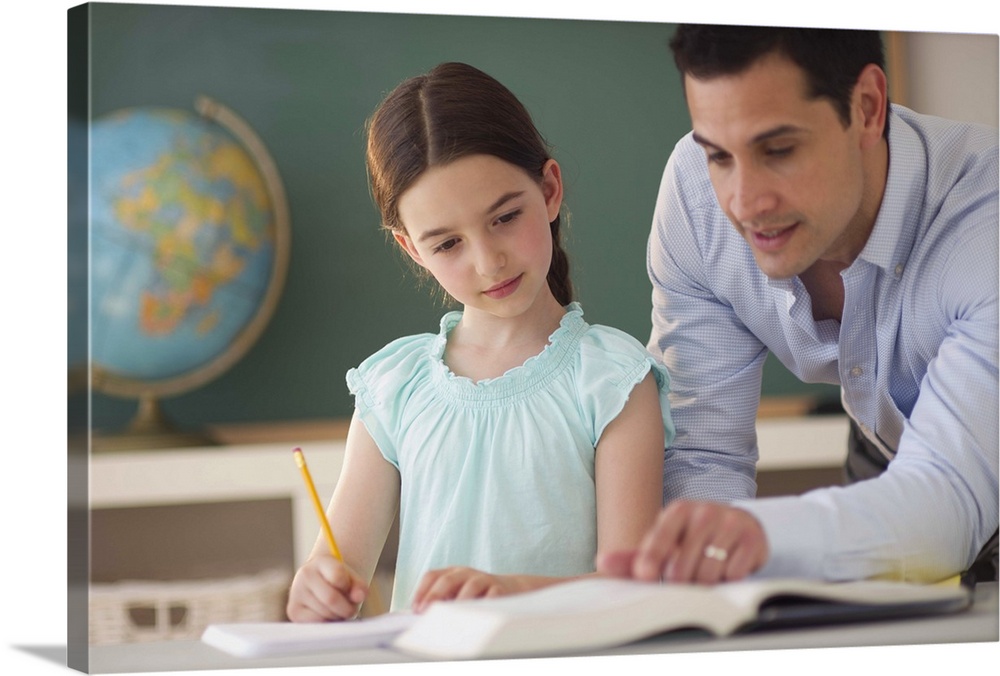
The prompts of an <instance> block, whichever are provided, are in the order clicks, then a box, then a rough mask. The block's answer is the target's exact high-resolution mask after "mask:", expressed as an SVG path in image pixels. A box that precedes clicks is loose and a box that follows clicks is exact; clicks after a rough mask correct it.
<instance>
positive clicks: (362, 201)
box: [89, 3, 830, 429]
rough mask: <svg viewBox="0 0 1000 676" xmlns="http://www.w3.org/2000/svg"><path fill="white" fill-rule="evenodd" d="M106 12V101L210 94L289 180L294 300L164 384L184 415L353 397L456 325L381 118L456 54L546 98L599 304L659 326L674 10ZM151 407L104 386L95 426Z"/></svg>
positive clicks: (332, 409) (543, 113) (522, 94)
mask: <svg viewBox="0 0 1000 676" xmlns="http://www.w3.org/2000/svg"><path fill="white" fill-rule="evenodd" d="M89 12H90V36H89V37H90V87H91V89H90V101H91V109H90V115H91V117H92V118H97V117H99V116H101V115H104V114H106V113H108V112H111V111H114V110H117V109H120V108H129V107H135V106H167V107H177V108H185V109H192V106H193V102H194V100H195V98H196V97H197V96H199V95H201V94H205V95H208V96H210V97H212V98H214V99H216V100H217V101H219V102H220V103H222V104H224V105H226V106H228V107H229V108H231V109H232V110H234V111H235V112H236V113H237V114H239V115H240V116H241V117H243V118H244V119H245V120H246V121H247V122H248V123H249V124H250V126H251V127H252V128H253V129H254V130H255V131H256V132H257V134H258V135H259V136H260V137H261V139H262V140H263V141H264V143H265V144H266V145H267V147H268V149H269V150H270V153H271V155H272V156H273V158H274V160H275V162H276V164H277V167H278V170H279V171H280V173H281V176H282V179H283V181H284V185H285V189H286V192H287V195H288V201H289V208H290V211H291V221H292V253H291V261H290V268H289V273H288V278H287V281H286V284H285V290H284V293H283V296H282V298H281V301H280V304H279V305H278V308H277V310H276V312H275V314H274V316H273V319H272V320H271V323H270V324H269V326H268V328H267V329H266V331H265V332H264V334H263V335H262V336H261V338H260V339H259V340H258V342H257V343H256V345H255V346H254V347H253V349H251V351H250V352H249V353H248V354H247V355H246V356H245V357H244V358H243V359H242V360H241V361H240V362H238V363H237V364H236V365H235V366H234V367H233V368H232V369H230V370H229V371H227V372H226V373H224V374H223V375H222V376H221V377H219V378H218V379H216V380H214V381H212V382H211V383H209V384H207V385H205V386H204V387H201V388H199V389H197V390H195V391H192V392H190V393H187V394H183V395H179V396H177V397H174V398H171V399H166V400H164V401H163V402H162V403H163V407H164V410H165V411H166V413H167V415H168V416H169V417H170V418H172V419H173V420H174V421H175V422H176V423H178V424H180V425H181V426H192V427H194V426H199V425H202V424H205V423H224V422H244V421H269V420H295V419H310V418H323V417H341V416H348V415H350V412H351V410H352V407H353V401H352V399H351V397H350V395H349V393H348V391H347V388H346V386H345V382H344V374H345V372H346V371H347V369H348V368H350V367H352V366H355V365H356V364H357V363H358V362H360V361H361V360H362V359H363V358H365V357H366V356H368V355H369V354H370V353H372V352H373V351H375V350H376V349H378V348H379V347H381V346H382V345H384V344H385V343H386V342H388V341H389V340H391V339H393V338H395V337H398V336H401V335H406V334H410V333H417V332H424V331H435V330H436V328H437V324H438V319H439V317H440V315H441V314H442V312H443V311H444V307H443V306H442V305H441V304H440V302H439V301H438V300H436V296H435V295H434V294H432V293H431V290H429V289H427V288H420V287H418V286H417V285H415V284H414V278H413V276H412V275H411V273H410V271H409V269H408V268H407V266H406V265H405V263H404V262H403V260H402V258H401V257H400V255H399V254H398V252H397V251H395V250H394V248H393V245H391V243H390V242H389V241H387V239H386V237H385V235H384V234H383V233H382V231H381V230H380V229H379V223H378V216H377V213H376V211H375V209H374V207H373V205H372V203H371V200H370V198H369V193H368V189H367V185H366V182H365V170H364V152H363V149H364V137H363V125H364V122H365V119H366V118H367V116H368V115H369V114H370V113H371V112H372V110H373V109H374V107H375V106H376V104H377V103H378V102H379V101H380V100H381V98H382V97H383V96H384V95H385V94H386V93H387V92H388V91H389V90H390V89H391V88H392V87H394V86H395V85H396V84H397V83H399V82H400V81H401V80H403V79H404V78H406V77H409V76H411V75H415V74H417V73H420V72H423V71H426V70H427V69H429V68H431V67H433V66H434V65H436V64H437V63H439V62H442V61H465V62H468V63H471V64H473V65H475V66H477V67H479V68H481V69H483V70H485V71H486V72H488V73H490V74H491V75H493V76H494V77H496V78H498V79H499V80H500V81H501V82H503V83H504V84H506V85H507V86H508V87H509V88H510V89H511V90H513V91H514V93H515V94H516V95H517V96H518V97H519V98H520V99H521V100H522V101H523V102H524V103H525V105H526V106H527V107H528V109H529V110H530V111H531V113H532V115H533V117H534V119H535V122H536V124H537V125H538V127H539V129H541V131H542V133H543V134H544V135H545V136H546V138H547V140H548V141H549V143H550V144H551V146H552V147H553V152H554V155H555V157H556V158H557V159H558V160H559V162H560V164H561V165H562V168H563V174H564V180H565V183H566V186H565V187H566V196H565V204H566V208H567V210H568V212H569V214H570V217H569V226H568V230H567V249H568V251H569V255H570V257H571V263H572V269H573V277H574V283H575V286H576V289H577V294H578V297H579V299H580V300H581V302H582V303H583V305H584V308H585V310H586V316H587V318H588V320H589V321H591V322H593V323H602V324H609V325H612V326H616V327H618V328H620V329H622V330H624V331H627V332H628V333H630V334H632V335H634V336H635V337H636V338H638V339H639V340H641V341H643V342H645V340H646V338H647V337H648V334H649V313H650V307H651V306H650V288H649V282H648V279H647V278H646V274H645V246H646V239H647V236H648V232H649V225H650V222H651V217H652V211H653V205H654V201H655V198H656V191H657V187H658V183H659V178H660V174H661V172H662V169H663V165H664V163H665V162H666V159H667V157H668V155H669V154H670V151H671V148H672V146H673V144H674V143H675V142H676V140H677V139H678V138H680V137H681V136H682V135H683V134H684V133H686V132H687V131H688V129H689V119H688V115H687V110H686V108H685V105H684V100H683V96H682V92H681V88H680V82H679V79H678V76H677V74H676V71H675V69H674V66H673V62H672V59H671V57H670V53H669V48H668V46H667V42H668V40H669V37H670V35H671V32H672V26H670V25H667V24H659V23H637V22H620V21H584V20H562V19H559V20H555V19H553V20H545V19H518V18H490V17H487V18H484V17H461V16H433V15H431V16H428V15H402V14H383V13H364V12H335V11H318V10H277V9H260V8H219V7H183V6H155V5H127V4H102V3H98V4H92V5H90V6H89ZM765 376H766V382H765V386H764V392H765V394H779V395H780V394H792V393H799V392H805V391H807V390H808V391H810V392H815V391H816V390H815V389H814V388H815V386H805V385H802V384H801V383H798V381H796V380H795V379H794V378H793V377H792V376H790V375H789V374H788V373H787V372H785V371H784V370H783V368H782V367H781V366H780V365H779V364H776V363H774V362H769V363H768V365H767V367H766V369H765ZM819 387H821V388H829V387H830V386H819ZM810 388H812V389H810ZM821 391H823V392H827V393H828V392H829V389H823V390H821ZM134 410H135V403H134V402H132V401H127V400H121V399H114V398H110V397H106V396H102V395H95V396H94V399H93V409H92V415H93V423H94V426H95V427H96V428H101V429H114V428H116V427H119V426H121V425H122V424H124V423H125V422H126V421H127V420H128V419H129V418H130V417H131V415H132V413H133V412H134Z"/></svg>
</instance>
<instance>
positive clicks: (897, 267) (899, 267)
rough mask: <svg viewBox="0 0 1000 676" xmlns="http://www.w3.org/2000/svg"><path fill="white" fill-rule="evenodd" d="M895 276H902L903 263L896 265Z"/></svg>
mask: <svg viewBox="0 0 1000 676" xmlns="http://www.w3.org/2000/svg"><path fill="white" fill-rule="evenodd" d="M896 276H897V277H902V276H903V264H902V263H900V264H899V265H897V266H896Z"/></svg>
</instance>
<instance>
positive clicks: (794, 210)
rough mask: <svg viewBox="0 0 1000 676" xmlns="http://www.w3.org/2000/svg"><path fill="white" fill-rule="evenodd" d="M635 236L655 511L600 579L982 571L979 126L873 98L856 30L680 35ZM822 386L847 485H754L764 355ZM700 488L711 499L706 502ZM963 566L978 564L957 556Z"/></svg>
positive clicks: (983, 205) (990, 420) (988, 207)
mask: <svg viewBox="0 0 1000 676" xmlns="http://www.w3.org/2000/svg"><path fill="white" fill-rule="evenodd" d="M671 47H672V49H673V50H674V58H675V61H676V63H677V66H678V68H679V69H680V71H681V73H682V77H683V80H684V91H685V96H686V99H687V104H688V109H689V112H690V114H691V120H692V128H693V131H692V133H690V134H688V135H687V136H685V137H684V138H683V139H682V140H681V141H680V142H679V143H678V144H677V146H676V148H675V150H674V152H673V154H672V156H671V158H670V160H669V162H668V163H667V167H666V171H665V173H664V176H663V181H662V183H661V186H660V194H659V197H658V201H657V206H656V212H655V217H654V223H653V229H652V233H651V236H650V241H649V252H648V268H649V274H650V279H651V281H652V283H653V331H652V336H651V338H650V345H649V347H650V350H652V351H653V352H654V353H656V354H661V355H662V356H663V359H664V361H665V363H666V364H667V366H668V367H669V369H670V371H671V378H672V389H673V392H672V393H671V405H672V411H671V414H672V416H673V420H674V422H675V424H676V427H677V438H676V440H675V442H674V444H673V446H672V447H671V448H669V449H667V454H666V463H665V466H664V491H665V494H664V498H665V500H666V502H667V507H666V508H665V509H664V510H663V511H662V512H661V514H660V517H659V520H658V522H657V524H656V525H655V526H654V528H653V529H652V530H651V531H650V532H649V533H648V534H647V537H646V539H645V541H644V542H643V544H642V545H641V546H640V548H639V549H638V550H637V551H633V552H611V553H608V554H607V555H604V556H602V557H601V559H600V560H599V561H598V568H599V570H601V571H602V572H605V573H610V574H617V575H631V576H634V577H637V578H639V579H645V580H656V579H661V578H662V579H665V580H668V581H695V582H702V583H713V582H717V581H721V580H732V579H739V578H742V577H744V576H746V575H748V574H751V573H756V574H758V575H762V576H764V575H767V576H779V575H787V576H809V577H820V578H825V579H831V580H843V579H857V578H865V577H872V576H879V577H890V578H897V579H909V580H919V581H933V580H939V579H943V578H947V577H950V576H952V575H955V574H957V573H959V572H961V571H964V570H966V569H968V568H969V567H970V565H971V564H972V563H973V562H974V561H975V560H976V557H977V553H979V552H980V551H981V549H983V548H984V545H986V544H987V543H988V541H990V539H991V537H992V546H991V547H990V546H987V547H986V548H985V553H984V555H983V557H982V561H983V563H982V564H980V565H981V566H983V565H984V566H985V568H986V569H987V573H986V574H987V576H989V577H990V578H991V579H995V577H996V531H997V511H998V510H997V453H998V422H997V414H998V394H997V393H998V370H997V361H998V357H997V351H998V324H997V286H998V282H997V275H998V214H997V184H998V174H997V152H998V150H997V132H996V130H995V129H987V128H984V127H978V126H971V125H964V124H959V123H955V122H951V121H947V120H942V119H940V118H932V117H928V116H922V115H918V114H916V113H914V112H912V111H910V110H907V109H905V108H902V107H899V106H896V105H890V104H889V102H888V98H887V85H886V76H885V73H884V68H883V56H882V44H881V39H880V37H879V34H878V33H877V32H874V31H872V32H867V31H839V30H804V29H779V28H746V27H723V26H693V25H686V26H681V27H679V29H678V31H677V33H676V34H675V36H674V38H673V40H672V42H671ZM769 351H770V352H773V353H774V354H775V355H776V356H777V357H778V358H779V359H780V360H781V362H782V363H783V364H784V365H785V366H786V367H788V368H789V370H790V371H791V372H792V373H794V374H795V375H796V376H798V377H799V378H800V379H802V380H803V381H806V382H827V383H838V384H840V385H841V388H842V400H843V403H844V407H845V409H846V411H847V413H848V415H849V416H850V418H851V422H852V440H851V442H850V443H849V457H848V461H847V467H846V469H847V474H848V476H849V477H850V479H851V480H852V481H853V483H851V484H850V485H848V486H844V487H831V488H824V489H818V490H816V491H812V492H810V493H807V494H804V495H802V496H788V497H777V498H762V499H759V500H750V498H752V497H753V496H754V493H755V490H756V486H755V479H754V477H755V462H756V458H757V448H756V436H755V427H754V425H755V419H756V412H757V406H758V403H759V397H760V383H761V370H762V365H763V362H764V359H765V356H766V355H767V353H768V352H769ZM710 501H719V502H710ZM979 572H980V573H982V568H979Z"/></svg>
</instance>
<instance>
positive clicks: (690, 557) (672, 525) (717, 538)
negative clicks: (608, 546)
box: [597, 500, 768, 584]
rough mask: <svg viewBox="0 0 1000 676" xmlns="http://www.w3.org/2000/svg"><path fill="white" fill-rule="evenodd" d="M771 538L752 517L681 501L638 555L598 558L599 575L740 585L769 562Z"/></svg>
mask: <svg viewBox="0 0 1000 676" xmlns="http://www.w3.org/2000/svg"><path fill="white" fill-rule="evenodd" d="M767 557H768V549H767V538H766V537H765V536H764V530H763V528H761V525H760V523H759V522H758V521H757V519H755V518H754V517H753V516H752V515H751V514H750V513H749V512H746V511H744V510H742V509H737V508H735V507H729V506H727V505H722V504H718V503H714V502H692V501H686V500H678V501H676V502H672V503H670V504H669V505H667V507H666V508H664V509H663V510H662V511H661V512H660V514H659V516H658V517H657V519H656V523H655V524H653V527H652V528H651V529H650V530H649V532H648V533H646V535H645V537H644V538H643V540H642V542H641V543H640V544H639V547H638V548H637V549H635V550H629V551H618V552H607V553H605V554H600V555H598V558H597V570H598V572H600V573H602V574H604V575H610V576H614V577H633V578H635V579H637V580H644V581H648V582H653V581H658V580H664V581H666V582H689V583H690V582H694V583H699V584H714V583H716V582H724V581H729V580H739V579H742V578H744V577H746V576H747V575H749V574H750V573H752V572H754V571H755V570H757V569H758V568H760V567H761V566H763V565H764V563H766V562H767Z"/></svg>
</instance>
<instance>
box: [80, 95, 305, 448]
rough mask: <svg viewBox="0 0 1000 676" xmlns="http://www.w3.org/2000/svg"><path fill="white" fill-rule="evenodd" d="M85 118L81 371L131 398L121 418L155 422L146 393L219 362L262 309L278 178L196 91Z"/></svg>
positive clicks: (279, 220) (277, 227)
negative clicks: (132, 411) (131, 412)
mask: <svg viewBox="0 0 1000 676" xmlns="http://www.w3.org/2000/svg"><path fill="white" fill-rule="evenodd" d="M90 132H91V133H90V153H91V154H90V157H91V174H90V175H91V190H90V195H91V205H90V219H91V227H90V236H91V243H90V254H91V255H90V284H91V295H90V299H91V300H90V308H91V325H90V328H91V340H90V349H91V370H92V374H93V376H92V377H93V385H94V388H95V389H97V390H98V391H102V392H105V393H108V394H111V395H116V396H122V397H135V398H137V399H139V403H140V406H139V414H138V415H137V418H136V420H134V421H133V424H132V426H131V428H132V431H134V432H138V433H140V434H141V433H145V434H146V435H147V436H150V435H151V434H153V433H166V432H167V431H168V430H167V429H166V428H167V427H169V425H168V423H167V422H166V420H165V419H164V418H163V416H162V413H161V412H160V410H159V405H158V400H159V398H161V397H165V396H170V395H176V394H180V393H182V392H185V391H188V390H191V389H193V388H196V387H199V386H201V385H204V384H205V383H206V382H208V381H209V380H211V379H213V378H215V377H217V376H218V375H220V374H221V373H222V372H223V371H225V370H226V369H227V368H229V367H230V366H232V365H233V364H234V363H235V362H236V361H237V360H238V359H239V358H240V357H242V356H243V354H245V352H246V351H247V350H248V349H249V348H250V346H251V345H252V344H253V342H254V341H255V340H256V339H257V337H258V336H259V335H260V333H261V332H262V330H263V328H264V327H265V325H266V324H267V322H268V321H269V319H270V317H271V315H272V314H273V310H274V307H275V305H276V303H277V299H278V297H279V295H280V293H281V288H282V285H283V283H284V277H285V271H286V268H287V260H288V249H289V223H288V215H287V207H286V206H285V201H284V192H283V189H282V187H281V181H280V179H279V177H278V175H277V171H276V169H275V168H274V164H273V161H272V160H271V158H270V155H269V154H268V153H267V151H266V149H265V148H264V146H263V144H262V143H261V142H260V140H259V138H258V137H257V136H256V134H254V133H253V131H252V130H251V129H250V128H249V126H248V125H247V124H246V123H245V122H244V121H243V120H242V119H241V118H239V117H238V116H237V115H236V114H235V113H233V112H232V111H231V110H229V109H228V108H226V107H224V106H222V105H221V104H218V103H217V102H215V101H212V100H211V99H208V98H204V97H203V98H200V99H199V100H198V101H197V102H196V111H186V110H181V109H167V108H142V107H137V108H127V109H123V110H119V111H115V112H113V113H111V114H109V115H106V116H103V117H101V118H99V119H97V120H95V121H94V122H93V124H92V125H91V130H90ZM175 441H176V440H175Z"/></svg>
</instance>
